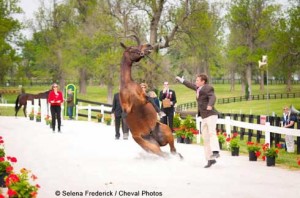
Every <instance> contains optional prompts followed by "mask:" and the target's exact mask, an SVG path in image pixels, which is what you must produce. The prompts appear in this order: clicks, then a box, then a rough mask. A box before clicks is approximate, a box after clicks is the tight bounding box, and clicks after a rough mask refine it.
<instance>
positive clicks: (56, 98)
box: [48, 91, 64, 106]
mask: <svg viewBox="0 0 300 198" xmlns="http://www.w3.org/2000/svg"><path fill="white" fill-rule="evenodd" d="M48 102H49V103H50V104H51V106H60V105H61V103H63V102H64V99H63V94H62V92H61V91H57V93H56V94H55V92H54V91H50V92H49V95H48Z"/></svg>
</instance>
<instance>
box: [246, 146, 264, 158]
mask: <svg viewBox="0 0 300 198" xmlns="http://www.w3.org/2000/svg"><path fill="white" fill-rule="evenodd" d="M247 150H248V152H249V161H257V158H258V157H259V156H260V154H261V152H260V145H259V144H258V143H254V142H247Z"/></svg>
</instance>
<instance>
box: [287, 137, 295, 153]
mask: <svg viewBox="0 0 300 198" xmlns="http://www.w3.org/2000/svg"><path fill="white" fill-rule="evenodd" d="M285 145H286V151H287V152H288V153H294V152H295V141H294V136H292V135H286V136H285Z"/></svg>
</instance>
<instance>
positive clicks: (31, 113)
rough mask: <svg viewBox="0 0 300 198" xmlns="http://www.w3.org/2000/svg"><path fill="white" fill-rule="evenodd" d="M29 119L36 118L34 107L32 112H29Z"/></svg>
mask: <svg viewBox="0 0 300 198" xmlns="http://www.w3.org/2000/svg"><path fill="white" fill-rule="evenodd" d="M28 116H29V119H30V120H34V110H33V108H32V110H31V112H30V113H29V115H28Z"/></svg>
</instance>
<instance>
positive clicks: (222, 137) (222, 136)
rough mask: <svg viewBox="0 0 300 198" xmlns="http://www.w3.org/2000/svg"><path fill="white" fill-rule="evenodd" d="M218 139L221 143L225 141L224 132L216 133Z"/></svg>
mask: <svg viewBox="0 0 300 198" xmlns="http://www.w3.org/2000/svg"><path fill="white" fill-rule="evenodd" d="M218 140H219V142H220V143H221V144H223V143H224V142H225V141H226V136H225V135H224V133H218Z"/></svg>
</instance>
